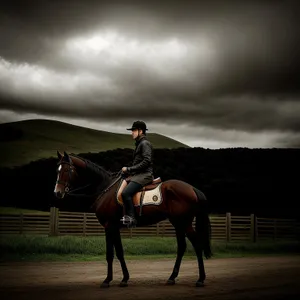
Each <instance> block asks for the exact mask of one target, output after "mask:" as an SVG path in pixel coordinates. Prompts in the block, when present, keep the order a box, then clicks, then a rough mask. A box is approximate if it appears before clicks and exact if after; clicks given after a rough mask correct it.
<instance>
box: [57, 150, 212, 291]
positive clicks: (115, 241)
mask: <svg viewBox="0 0 300 300" xmlns="http://www.w3.org/2000/svg"><path fill="white" fill-rule="evenodd" d="M57 155H58V158H59V162H58V166H59V167H58V175H57V181H56V185H55V190H54V193H55V195H56V197H57V198H58V199H62V198H63V197H64V196H65V195H69V196H79V197H83V198H84V197H85V198H86V200H85V203H86V204H87V205H89V207H92V208H93V210H94V211H95V214H96V216H97V218H98V220H99V222H100V224H101V225H102V226H103V227H104V228H105V237H106V260H107V277H106V279H105V280H104V281H103V283H102V284H101V287H109V283H110V282H111V281H112V279H113V269H112V267H113V259H114V249H115V251H116V256H117V258H118V259H119V261H120V264H121V268H122V272H123V279H122V281H121V283H120V286H127V285H128V284H127V282H128V280H129V272H128V269H127V266H126V262H125V259H124V252H123V246H122V241H121V235H120V228H121V227H122V226H124V225H122V223H121V222H120V219H121V218H122V216H123V205H122V192H121V190H122V189H123V188H124V186H125V185H126V184H127V183H126V180H124V178H123V176H122V175H120V174H117V175H115V174H113V173H110V172H108V171H106V170H105V169H104V168H103V167H101V166H99V165H97V164H95V163H93V162H91V161H89V160H87V159H84V158H81V157H79V156H76V155H73V154H70V155H68V154H67V153H66V152H64V155H63V154H60V153H59V152H58V151H57ZM80 190H82V191H85V192H84V193H83V194H77V193H76V192H78V191H80ZM134 205H135V211H136V215H137V221H138V223H137V227H139V226H147V225H151V224H156V223H158V222H160V221H162V220H165V219H169V221H170V222H171V224H172V225H173V226H174V228H175V232H176V238H177V257H176V261H175V265H174V268H173V272H172V273H171V276H170V277H169V279H168V281H167V284H169V285H172V284H175V279H176V277H177V276H178V273H179V269H180V265H181V261H182V258H183V255H184V253H185V250H186V246H187V245H186V239H185V237H187V238H188V239H189V240H190V242H191V244H192V245H193V247H194V249H195V252H196V255H197V259H198V268H199V279H198V280H197V282H196V286H198V287H200V286H203V285H204V280H205V278H206V275H205V269H204V262H203V257H202V252H203V253H204V256H205V257H206V258H209V257H211V247H210V233H211V231H210V230H211V227H210V220H209V216H208V213H207V200H206V197H205V196H204V194H203V193H202V192H200V191H199V190H198V189H196V188H195V187H193V186H191V185H190V184H188V183H186V182H183V181H180V180H168V181H164V182H162V181H161V180H160V178H158V179H156V180H154V181H153V184H152V185H149V186H147V187H146V188H143V190H142V191H141V192H140V193H138V194H136V195H135V198H134ZM195 217H196V224H195V230H194V228H193V226H192V224H193V220H194V218H195Z"/></svg>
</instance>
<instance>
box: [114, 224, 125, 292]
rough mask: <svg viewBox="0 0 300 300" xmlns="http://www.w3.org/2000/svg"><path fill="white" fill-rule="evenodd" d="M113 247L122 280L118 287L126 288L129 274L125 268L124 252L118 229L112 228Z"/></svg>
mask: <svg viewBox="0 0 300 300" xmlns="http://www.w3.org/2000/svg"><path fill="white" fill-rule="evenodd" d="M113 236H114V246H115V250H116V255H117V258H118V260H119V261H120V264H121V268H122V272H123V279H122V281H121V282H120V286H122V287H125V286H128V284H127V281H128V280H129V272H128V269H127V266H126V262H125V258H124V250H123V245H122V240H121V234H120V228H119V227H116V228H114V234H113Z"/></svg>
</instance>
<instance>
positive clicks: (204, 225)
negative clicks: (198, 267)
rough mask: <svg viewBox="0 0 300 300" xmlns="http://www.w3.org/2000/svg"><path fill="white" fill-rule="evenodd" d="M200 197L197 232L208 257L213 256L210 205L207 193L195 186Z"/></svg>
mask: <svg viewBox="0 0 300 300" xmlns="http://www.w3.org/2000/svg"><path fill="white" fill-rule="evenodd" d="M194 191H195V193H196V195H197V197H198V207H197V213H196V232H197V233H198V234H199V237H200V243H201V245H202V250H203V253H204V256H205V257H206V258H210V257H211V256H212V251H211V224H210V219H209V215H208V205H207V199H206V197H205V195H204V194H203V193H202V192H201V191H199V190H198V189H196V188H194Z"/></svg>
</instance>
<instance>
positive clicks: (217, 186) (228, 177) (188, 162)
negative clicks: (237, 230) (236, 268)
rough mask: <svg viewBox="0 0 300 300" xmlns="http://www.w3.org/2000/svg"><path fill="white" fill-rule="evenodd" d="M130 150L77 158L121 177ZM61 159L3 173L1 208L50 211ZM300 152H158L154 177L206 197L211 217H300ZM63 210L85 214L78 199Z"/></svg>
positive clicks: (28, 165)
mask: <svg viewBox="0 0 300 300" xmlns="http://www.w3.org/2000/svg"><path fill="white" fill-rule="evenodd" d="M132 155H133V150H132V149H115V150H109V151H105V152H99V153H81V154H79V156H82V157H84V158H87V159H89V160H91V161H92V162H95V163H97V164H99V165H101V166H102V167H104V168H105V169H106V170H109V171H112V172H117V171H120V170H121V168H122V167H123V166H128V165H129V164H130V163H131V162H132ZM57 162H58V159H57V158H48V159H42V160H37V161H33V162H31V163H29V164H27V165H24V166H20V167H16V168H1V169H0V180H1V191H2V193H1V194H2V195H1V198H0V205H1V206H15V207H22V208H30V209H39V210H49V207H50V206H52V205H55V201H56V199H55V197H54V194H53V190H54V186H55V181H56V175H57V174H56V169H57ZM299 167H300V149H276V148H273V149H248V148H226V149H216V150H212V149H204V148H178V149H154V176H155V177H161V179H162V180H163V181H164V180H168V179H180V180H184V181H186V182H188V183H190V184H192V185H193V186H195V187H197V188H198V189H200V190H201V191H203V192H204V194H205V195H206V196H207V199H208V201H209V208H210V212H211V213H220V214H223V213H225V212H231V213H233V214H239V215H241V214H250V213H255V214H257V215H260V216H272V217H276V216H278V217H297V216H298V215H299V214H298V212H297V209H296V207H297V204H298V203H297V202H298V201H297V199H300V197H299V188H298V186H299V170H300V168H299ZM63 209H65V210H70V211H74V210H78V211H82V210H83V208H82V205H81V201H80V199H69V200H65V202H64V205H63Z"/></svg>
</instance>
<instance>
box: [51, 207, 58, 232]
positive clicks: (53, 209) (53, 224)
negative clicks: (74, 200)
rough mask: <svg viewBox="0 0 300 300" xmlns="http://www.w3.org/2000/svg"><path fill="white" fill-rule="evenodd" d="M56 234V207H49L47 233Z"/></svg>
mask: <svg viewBox="0 0 300 300" xmlns="http://www.w3.org/2000/svg"><path fill="white" fill-rule="evenodd" d="M57 234H58V208H56V207H51V208H50V232H49V235H57Z"/></svg>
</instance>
